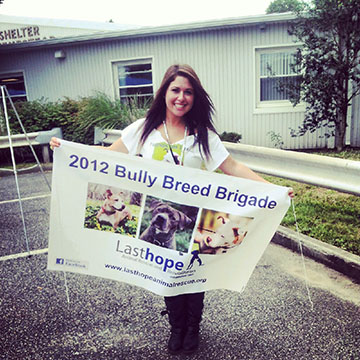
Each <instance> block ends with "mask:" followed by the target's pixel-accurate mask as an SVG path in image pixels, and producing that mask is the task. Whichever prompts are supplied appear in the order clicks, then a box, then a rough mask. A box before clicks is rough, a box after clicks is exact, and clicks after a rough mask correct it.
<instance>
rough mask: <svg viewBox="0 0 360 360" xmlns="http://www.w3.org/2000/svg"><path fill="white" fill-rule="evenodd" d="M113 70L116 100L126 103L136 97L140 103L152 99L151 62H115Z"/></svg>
mask: <svg viewBox="0 0 360 360" xmlns="http://www.w3.org/2000/svg"><path fill="white" fill-rule="evenodd" d="M113 69H114V78H115V90H116V94H117V97H118V98H120V99H121V100H123V101H126V100H128V99H129V98H133V97H137V98H138V100H139V101H140V102H142V103H144V102H146V101H149V100H151V99H152V98H153V79H152V64H151V60H134V61H124V62H122V61H120V62H115V63H113Z"/></svg>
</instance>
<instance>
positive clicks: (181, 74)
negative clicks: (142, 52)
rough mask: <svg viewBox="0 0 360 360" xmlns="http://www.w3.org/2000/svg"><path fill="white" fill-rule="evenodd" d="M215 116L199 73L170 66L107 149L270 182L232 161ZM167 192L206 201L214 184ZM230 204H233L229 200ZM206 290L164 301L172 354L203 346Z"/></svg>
mask: <svg viewBox="0 0 360 360" xmlns="http://www.w3.org/2000/svg"><path fill="white" fill-rule="evenodd" d="M213 113H214V107H213V103H212V101H211V99H210V97H209V95H208V94H207V92H206V91H205V89H204V88H203V86H202V84H201V82H200V79H199V78H198V76H197V74H196V73H195V71H194V70H193V69H192V68H191V67H190V66H189V65H186V64H175V65H172V66H170V67H169V68H168V69H167V71H166V73H165V75H164V78H163V80H162V82H161V85H160V87H159V89H158V91H157V93H156V96H155V98H154V101H153V103H152V105H151V107H150V109H149V111H148V113H147V115H146V118H145V119H139V120H137V121H135V122H134V123H132V124H131V125H129V126H128V127H126V128H125V129H124V130H123V131H122V136H121V138H120V139H118V140H116V141H115V142H114V143H113V144H112V145H111V146H110V147H108V148H107V149H109V150H113V151H118V152H123V153H126V154H130V155H137V156H142V157H144V158H148V159H154V160H160V161H164V162H169V163H171V164H176V165H180V166H181V165H183V166H187V167H194V168H202V167H204V168H206V169H207V170H209V171H214V170H216V169H218V168H219V169H221V170H222V171H223V172H224V173H225V174H229V175H233V176H237V177H243V178H246V179H252V180H255V181H259V182H265V183H267V182H268V181H266V180H264V179H263V178H262V177H260V176H259V175H257V174H256V173H254V172H253V171H252V170H250V169H249V168H248V167H247V166H245V165H243V164H241V163H239V162H238V161H236V160H235V159H233V158H232V157H231V156H230V155H229V152H228V151H227V150H226V148H225V146H224V145H223V143H222V142H221V140H220V138H219V136H218V134H217V132H216V130H215V126H214V124H213V119H212V116H213ZM51 145H53V146H59V145H60V143H59V141H56V139H54V140H52V141H51ZM118 175H120V177H121V176H122V177H125V176H126V171H125V169H124V168H123V167H119V168H118ZM149 180H150V178H149ZM163 186H164V188H165V187H166V186H167V187H169V186H178V187H179V190H181V191H183V192H184V193H186V192H189V191H192V192H195V193H199V192H200V194H201V195H202V196H207V194H208V192H209V189H210V186H211V184H209V186H208V187H207V186H205V187H203V188H201V189H200V187H191V185H190V184H182V183H179V184H178V183H176V184H174V181H171V179H169V178H167V181H166V183H165V184H163ZM225 190H226V189H225ZM225 190H224V189H222V190H221V189H220V190H219V195H218V196H219V197H220V198H223V197H224V196H229V194H225ZM289 195H290V196H292V194H289ZM227 200H228V201H230V198H228V199H227ZM241 201H245V200H244V199H242V200H241ZM246 201H247V198H246ZM251 201H252V202H255V199H251V198H249V202H251ZM260 202H261V204H262V203H265V202H266V205H267V204H268V202H269V204H268V208H273V207H274V206H275V205H276V204H274V202H271V201H269V199H259V201H258V199H256V205H257V206H260V205H259V203H260ZM266 205H261V207H263V206H266ZM239 206H241V203H240V204H239ZM254 206H255V203H254ZM151 234H155V235H151ZM156 234H157V233H156V232H154V233H152V232H150V231H149V232H146V235H144V237H145V238H146V241H150V242H151V241H153V240H154V239H155V240H156ZM151 237H152V238H151ZM189 251H191V249H190V250H189ZM202 289H203V288H202V287H199V288H197V290H198V292H196V293H192V294H188V293H186V294H182V295H179V296H170V297H169V296H168V297H165V304H166V308H167V313H168V315H169V322H170V325H171V335H170V339H169V342H168V349H169V352H170V353H171V354H176V353H179V352H181V351H183V352H184V353H186V354H189V353H192V352H194V351H195V350H196V349H197V348H198V346H199V327H200V322H201V318H202V311H203V300H204V292H202V291H201V290H202Z"/></svg>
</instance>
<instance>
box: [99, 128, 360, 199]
mask: <svg viewBox="0 0 360 360" xmlns="http://www.w3.org/2000/svg"><path fill="white" fill-rule="evenodd" d="M120 136H121V130H100V129H97V130H96V131H95V139H94V140H95V143H97V144H99V143H102V144H104V145H110V144H112V143H113V142H114V141H115V140H116V139H117V138H119V137H120ZM224 145H225V147H226V148H227V150H228V151H229V152H230V154H231V155H232V156H233V157H234V158H235V159H237V160H239V161H240V162H242V163H244V164H245V165H247V166H248V167H249V168H251V169H252V170H254V171H256V172H260V173H262V174H267V175H273V176H278V177H281V178H286V179H290V180H294V181H298V182H303V183H306V184H311V185H316V186H321V187H325V188H328V189H333V190H337V191H341V192H345V193H349V194H354V195H358V196H360V161H353V160H344V159H338V158H332V157H328V156H322V155H314V154H308V153H304V152H299V151H290V150H279V149H272V148H266V147H260V146H252V145H244V144H234V143H230V142H224Z"/></svg>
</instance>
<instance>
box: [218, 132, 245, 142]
mask: <svg viewBox="0 0 360 360" xmlns="http://www.w3.org/2000/svg"><path fill="white" fill-rule="evenodd" d="M220 139H221V141H229V142H233V143H239V142H240V140H241V139H242V135H241V134H237V133H235V132H226V131H224V132H223V133H222V134H220Z"/></svg>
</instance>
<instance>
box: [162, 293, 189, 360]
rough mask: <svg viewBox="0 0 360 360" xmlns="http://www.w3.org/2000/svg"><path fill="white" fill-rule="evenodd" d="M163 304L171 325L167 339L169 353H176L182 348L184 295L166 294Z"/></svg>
mask: <svg viewBox="0 0 360 360" xmlns="http://www.w3.org/2000/svg"><path fill="white" fill-rule="evenodd" d="M165 304H166V309H167V313H168V315H169V323H170V325H171V334H170V338H169V341H168V350H169V352H170V354H178V353H179V352H180V351H181V350H182V343H183V339H184V330H185V319H186V312H185V297H184V295H178V296H166V297H165Z"/></svg>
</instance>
